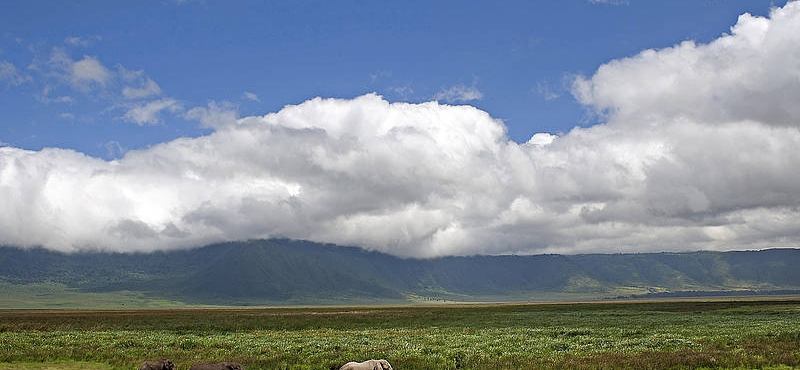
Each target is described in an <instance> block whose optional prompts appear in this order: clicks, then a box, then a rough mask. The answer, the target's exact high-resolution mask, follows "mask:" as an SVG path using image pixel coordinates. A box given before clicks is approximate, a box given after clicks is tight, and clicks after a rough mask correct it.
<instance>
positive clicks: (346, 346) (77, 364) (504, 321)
mask: <svg viewBox="0 0 800 370" xmlns="http://www.w3.org/2000/svg"><path fill="white" fill-rule="evenodd" d="M0 343H2V345H0V370H5V369H11V368H14V369H23V370H45V369H48V370H49V369H70V370H71V369H79V368H80V369H93V370H94V369H136V368H138V365H139V364H141V362H142V361H144V360H146V359H154V358H160V357H169V358H171V359H173V360H174V361H175V363H176V365H177V367H178V369H179V370H184V369H188V367H189V366H191V364H193V363H195V362H202V361H221V360H232V361H238V362H241V363H242V364H243V365H244V366H245V368H246V369H249V370H256V369H337V368H338V366H340V365H342V364H343V363H344V362H347V361H350V360H360V359H368V358H386V359H388V360H389V361H390V362H391V363H392V364H393V366H394V368H395V369H399V370H402V369H499V368H512V367H513V368H526V369H623V368H624V369H634V368H635V369H755V368H762V369H791V368H795V367H797V366H800V299H798V298H797V297H794V298H791V297H783V298H770V299H756V298H752V299H737V300H731V299H716V300H703V299H696V300H668V301H635V302H598V303H571V304H468V305H467V304H450V305H403V306H350V307H345V306H337V307H261V308H150V309H106V310H101V309H93V310H0Z"/></svg>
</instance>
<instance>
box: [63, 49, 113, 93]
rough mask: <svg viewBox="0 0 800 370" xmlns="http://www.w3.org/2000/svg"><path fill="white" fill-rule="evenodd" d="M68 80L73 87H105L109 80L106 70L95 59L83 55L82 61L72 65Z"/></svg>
mask: <svg viewBox="0 0 800 370" xmlns="http://www.w3.org/2000/svg"><path fill="white" fill-rule="evenodd" d="M70 72H71V74H70V78H71V80H72V83H73V85H84V84H99V85H102V86H105V84H106V82H108V81H109V80H110V79H111V71H109V70H108V68H106V67H105V66H103V64H102V63H100V62H99V61H98V60H97V58H95V57H91V56H87V55H84V56H83V59H81V60H79V61H77V62H74V63H72V65H71V70H70Z"/></svg>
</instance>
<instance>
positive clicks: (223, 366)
mask: <svg viewBox="0 0 800 370" xmlns="http://www.w3.org/2000/svg"><path fill="white" fill-rule="evenodd" d="M139 370H175V363H174V362H172V360H170V359H167V358H162V359H160V360H157V361H145V362H144V363H143V364H142V366H139ZM189 370H243V369H242V365H239V364H237V363H235V362H217V363H215V364H208V363H202V364H194V365H192V367H190V368H189Z"/></svg>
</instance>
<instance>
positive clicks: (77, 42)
mask: <svg viewBox="0 0 800 370" xmlns="http://www.w3.org/2000/svg"><path fill="white" fill-rule="evenodd" d="M99 40H102V37H100V36H91V37H88V38H87V37H78V36H70V37H67V38H65V39H64V43H65V44H67V45H70V46H80V47H89V46H92V44H93V43H94V42H95V41H99Z"/></svg>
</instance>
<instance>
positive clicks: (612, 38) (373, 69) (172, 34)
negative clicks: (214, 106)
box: [0, 0, 785, 159]
mask: <svg viewBox="0 0 800 370" xmlns="http://www.w3.org/2000/svg"><path fill="white" fill-rule="evenodd" d="M784 3H785V2H775V1H754V0H747V1H711V0H707V1H705V0H704V1H695V0H680V1H640V0H639V1H637V0H630V1H588V0H574V1H552V2H544V1H508V2H501V3H499V4H498V3H492V4H489V3H487V2H470V1H434V2H366V1H341V2H326V1H292V2H274V3H272V4H264V2H260V1H236V2H230V1H215V0H204V1H195V0H189V1H179V2H173V1H166V0H163V1H143V2H108V1H75V2H47V1H16V0H12V1H5V2H3V5H2V11H1V12H0V24H2V25H3V26H2V28H0V32H2V33H1V34H0V36H2V39H0V61H3V62H5V63H7V64H6V66H8V65H9V64H10V65H11V66H13V68H14V71H15V74H16V75H17V76H18V77H17V80H16V82H13V81H12V80H11V79H10V78H7V79H4V81H0V111H1V112H2V113H0V142H2V143H4V145H7V146H13V147H18V148H25V149H32V150H38V149H41V148H43V147H59V148H71V149H74V150H77V151H80V152H84V153H86V154H88V155H91V156H95V157H101V158H106V159H109V158H117V157H120V156H121V154H122V153H123V152H124V151H127V150H131V149H140V148H144V147H148V146H151V145H154V144H157V143H161V142H166V141H169V140H172V139H174V138H176V137H180V136H191V137H196V136H198V135H203V134H206V133H208V132H209V130H208V129H207V128H203V127H201V125H200V124H199V122H197V121H195V120H191V119H187V118H186V117H185V114H184V113H185V112H186V111H188V110H190V109H191V108H193V107H204V106H207V104H208V103H209V102H216V103H220V104H223V103H225V104H226V105H225V106H226V107H228V108H230V109H235V110H236V111H238V114H239V116H242V117H244V116H250V115H263V114H266V113H269V112H275V111H278V110H280V108H282V107H283V106H285V105H287V104H297V103H300V102H302V101H305V100H307V99H310V98H313V97H317V96H321V97H336V98H352V97H355V96H359V95H362V94H365V93H369V92H376V93H378V94H380V95H382V96H383V97H385V98H386V99H387V100H389V101H392V102H394V101H409V102H423V101H429V100H434V99H439V100H440V101H441V102H442V103H451V104H470V105H473V106H475V107H478V108H480V109H482V110H485V111H487V112H489V113H490V114H491V115H492V116H493V117H495V118H500V119H502V120H503V121H504V122H505V125H506V126H507V129H508V135H509V137H510V138H511V139H512V140H514V141H517V142H525V141H527V140H528V139H529V138H530V137H531V136H532V135H533V134H535V133H537V132H550V133H559V132H567V131H569V130H570V129H571V128H572V127H574V126H588V125H592V124H594V123H596V122H597V121H598V118H597V117H596V116H594V115H591V114H587V110H586V109H585V108H584V107H583V106H582V105H581V104H579V103H578V102H577V101H576V100H575V99H574V98H573V96H572V95H571V94H570V87H571V81H572V78H574V76H575V75H591V74H593V73H594V71H595V70H596V69H597V68H598V67H599V66H600V65H601V64H603V63H606V62H608V61H610V60H613V59H617V58H622V57H628V56H632V55H635V54H637V53H639V52H640V51H642V50H644V49H648V48H663V47H668V46H671V45H674V44H677V43H680V42H681V41H684V40H696V41H697V42H708V41H710V40H713V39H714V38H716V37H719V36H720V35H721V34H723V33H726V32H729V29H730V27H731V26H732V25H733V24H734V23H735V22H736V19H737V17H738V16H739V15H740V14H742V13H745V12H749V13H751V14H754V15H766V14H768V12H769V9H770V7H771V6H782V5H783V4H784ZM56 50H58V51H60V52H63V53H64V54H65V55H66V56H67V57H68V58H70V59H71V60H72V61H80V60H82V59H83V58H84V57H89V58H92V59H94V60H96V62H98V63H99V64H100V65H102V66H103V67H104V68H106V69H107V70H108V71H109V73H111V74H113V75H114V76H113V77H110V78H108V80H107V81H105V82H104V83H103V86H89V87H86V86H84V87H83V88H80V87H76V86H73V85H71V83H70V81H63V80H59V77H58V76H54V74H55V73H56V72H54V71H52V68H51V67H48V66H46V64H47V62H48V61H49V60H50V59H52V57H53V54H54V52H55V51H56ZM123 68H124V70H126V71H129V72H139V73H140V74H141V77H140V78H139V81H138V82H139V83H140V85H141V79H142V78H149V79H150V80H152V81H153V82H154V83H155V84H157V86H158V87H159V88H160V93H159V94H153V95H152V96H150V97H149V98H153V99H155V98H168V99H172V100H174V102H175V107H174V111H170V110H167V109H165V110H163V111H161V112H160V113H159V114H158V115H157V119H158V121H157V122H150V123H143V124H137V123H136V122H131V120H126V119H125V118H124V116H125V113H126V112H127V111H128V110H129V109H131V108H130V104H131V102H130V101H128V102H125V101H124V100H125V99H124V98H123V97H121V96H120V92H121V90H122V89H123V88H124V87H125V86H127V85H126V84H134V83H135V82H137V81H120V79H121V78H120V76H119V75H120V74H121V72H120V71H121V69H123ZM131 86H133V85H131ZM138 87H141V86H138ZM46 89H49V91H47V93H45V91H46ZM451 89H453V90H451ZM448 91H451V92H452V93H451V94H450V95H447V94H446V93H447V92H448ZM459 92H460V93H459ZM245 94H247V95H245ZM437 94H438V95H437ZM464 94H468V95H464ZM59 98H60V99H59ZM178 106H179V108H178Z"/></svg>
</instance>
